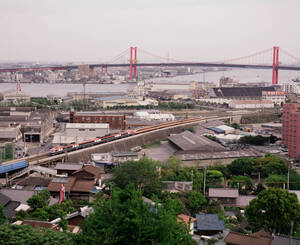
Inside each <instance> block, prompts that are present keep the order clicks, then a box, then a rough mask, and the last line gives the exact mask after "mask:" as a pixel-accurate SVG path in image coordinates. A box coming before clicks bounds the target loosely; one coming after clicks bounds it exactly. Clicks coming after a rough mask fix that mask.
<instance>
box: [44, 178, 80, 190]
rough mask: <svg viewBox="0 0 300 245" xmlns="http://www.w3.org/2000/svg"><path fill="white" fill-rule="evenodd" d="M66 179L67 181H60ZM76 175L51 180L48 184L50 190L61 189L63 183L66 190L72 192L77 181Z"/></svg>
mask: <svg viewBox="0 0 300 245" xmlns="http://www.w3.org/2000/svg"><path fill="white" fill-rule="evenodd" d="M60 179H61V180H62V179H65V180H66V181H63V182H61V181H59V180H60ZM75 180H76V179H75V177H68V178H54V179H52V180H51V182H50V184H49V185H48V188H47V189H48V190H49V191H52V192H59V191H60V189H61V185H62V184H63V185H64V187H65V192H70V191H71V188H72V186H73V185H74V183H75Z"/></svg>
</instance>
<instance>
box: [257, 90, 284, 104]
mask: <svg viewBox="0 0 300 245" xmlns="http://www.w3.org/2000/svg"><path fill="white" fill-rule="evenodd" d="M262 99H263V100H271V101H272V102H273V103H274V104H275V105H276V104H277V105H281V103H284V102H285V92H284V91H263V92H262Z"/></svg>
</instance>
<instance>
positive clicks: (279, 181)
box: [265, 174, 287, 188]
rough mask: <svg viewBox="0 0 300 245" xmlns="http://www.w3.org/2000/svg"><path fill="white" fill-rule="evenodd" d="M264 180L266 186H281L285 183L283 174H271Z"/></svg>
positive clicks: (285, 179)
mask: <svg viewBox="0 0 300 245" xmlns="http://www.w3.org/2000/svg"><path fill="white" fill-rule="evenodd" d="M265 181H266V185H267V186H268V187H274V188H283V187H284V185H285V184H286V183H287V178H286V176H285V175H277V174H271V175H270V176H269V177H268V178H266V180H265Z"/></svg>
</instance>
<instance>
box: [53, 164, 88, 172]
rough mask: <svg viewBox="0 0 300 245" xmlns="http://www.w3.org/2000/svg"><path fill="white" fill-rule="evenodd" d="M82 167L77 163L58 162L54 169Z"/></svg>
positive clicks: (77, 168) (76, 168)
mask: <svg viewBox="0 0 300 245" xmlns="http://www.w3.org/2000/svg"><path fill="white" fill-rule="evenodd" d="M81 168H82V165H81V164H78V163H58V164H56V166H55V168H54V169H57V170H75V171H77V170H80V169H81Z"/></svg>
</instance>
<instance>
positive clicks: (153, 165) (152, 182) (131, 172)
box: [113, 157, 163, 197]
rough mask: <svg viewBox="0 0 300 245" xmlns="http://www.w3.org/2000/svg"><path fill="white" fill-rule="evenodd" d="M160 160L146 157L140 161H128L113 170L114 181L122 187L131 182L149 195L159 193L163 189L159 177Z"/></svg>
mask: <svg viewBox="0 0 300 245" xmlns="http://www.w3.org/2000/svg"><path fill="white" fill-rule="evenodd" d="M159 167H160V165H159V163H158V162H155V161H153V160H151V159H148V158H146V157H144V158H142V159H140V160H139V161H127V162H125V163H123V164H122V165H121V166H119V167H117V168H114V170H113V182H114V183H115V185H116V186H118V187H120V188H121V189H123V188H125V186H127V185H128V184H129V183H131V182H132V183H134V185H135V187H136V188H142V189H143V193H144V195H145V196H147V197H151V195H152V194H156V195H159V194H160V192H161V191H162V187H163V186H162V182H161V180H160V179H159V172H158V168H159Z"/></svg>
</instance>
